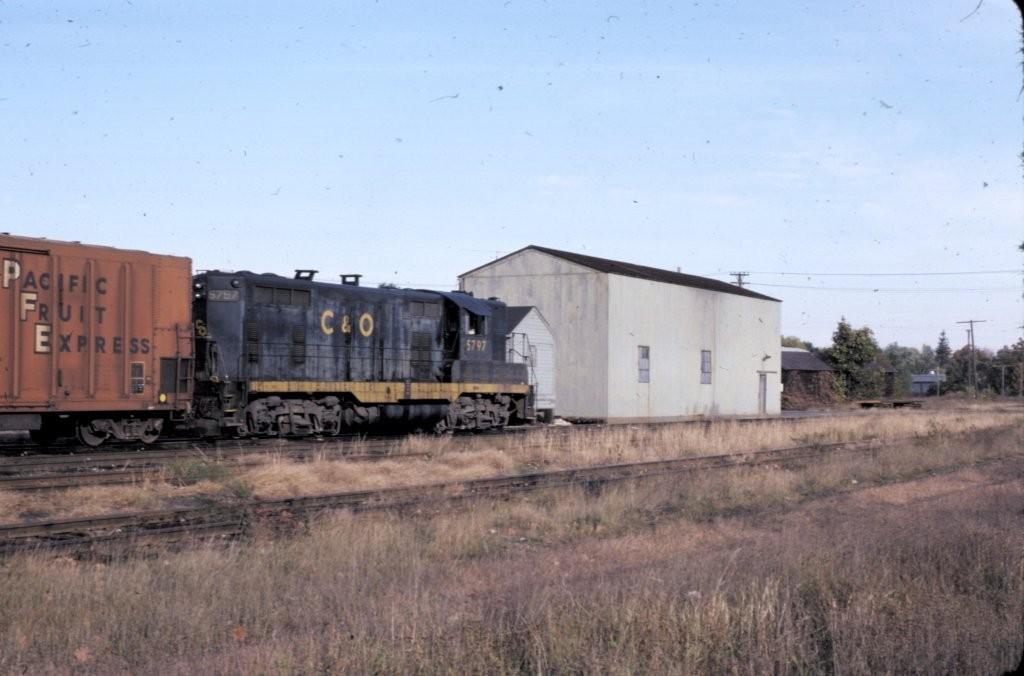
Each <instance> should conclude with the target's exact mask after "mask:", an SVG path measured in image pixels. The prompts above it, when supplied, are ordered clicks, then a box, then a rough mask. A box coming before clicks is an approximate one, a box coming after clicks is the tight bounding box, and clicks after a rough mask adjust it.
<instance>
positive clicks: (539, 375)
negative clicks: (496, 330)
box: [508, 307, 558, 411]
mask: <svg viewBox="0 0 1024 676" xmlns="http://www.w3.org/2000/svg"><path fill="white" fill-rule="evenodd" d="M509 335H510V339H509V342H508V345H509V361H511V362H513V363H519V364H523V363H525V364H526V365H527V366H528V367H529V375H530V385H532V386H533V392H534V400H535V402H536V403H535V407H536V408H537V409H538V410H544V409H546V410H549V411H557V410H558V407H557V406H556V402H557V396H556V392H555V370H556V369H555V339H554V337H553V336H552V334H551V329H550V328H548V325H547V323H546V322H545V321H544V318H543V317H541V315H540V312H539V311H538V310H537V308H535V307H534V308H530V311H529V312H528V313H527V314H526V315H525V316H524V317H523V319H522V320H521V321H520V322H519V323H518V324H516V325H515V326H512V327H509Z"/></svg>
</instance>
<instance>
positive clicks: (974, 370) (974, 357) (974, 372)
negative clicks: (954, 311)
mask: <svg viewBox="0 0 1024 676" xmlns="http://www.w3.org/2000/svg"><path fill="white" fill-rule="evenodd" d="M986 321H988V320H985V319H965V320H964V321H962V322H957V324H969V325H970V327H971V328H969V329H967V336H968V338H969V339H970V345H971V390H972V391H973V392H974V397H975V398H977V397H978V354H977V351H976V349H975V342H974V325H975V324H984V323H985V322H986Z"/></svg>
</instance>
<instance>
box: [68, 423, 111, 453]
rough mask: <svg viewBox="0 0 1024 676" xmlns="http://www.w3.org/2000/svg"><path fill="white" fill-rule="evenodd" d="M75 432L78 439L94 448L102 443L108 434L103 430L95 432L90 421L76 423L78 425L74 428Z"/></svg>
mask: <svg viewBox="0 0 1024 676" xmlns="http://www.w3.org/2000/svg"><path fill="white" fill-rule="evenodd" d="M76 432H77V434H76V436H77V437H78V440H79V441H81V442H82V443H83V444H85V445H86V446H89V447H92V448H96V447H97V446H99V445H100V444H102V443H103V442H104V441H106V440H107V436H108V435H107V434H106V433H104V432H96V431H94V430H93V428H92V423H91V422H82V423H78V427H77V429H76Z"/></svg>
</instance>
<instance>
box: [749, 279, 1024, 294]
mask: <svg viewBox="0 0 1024 676" xmlns="http://www.w3.org/2000/svg"><path fill="white" fill-rule="evenodd" d="M747 284H748V286H767V287H772V288H778V289H810V290H812V291H860V292H864V293H962V292H978V291H1020V287H1019V286H983V287H975V288H945V289H941V288H940V289H909V288H899V287H870V286H813V285H808V284H764V283H761V282H748V283H747Z"/></svg>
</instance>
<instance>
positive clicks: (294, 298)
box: [252, 286, 310, 307]
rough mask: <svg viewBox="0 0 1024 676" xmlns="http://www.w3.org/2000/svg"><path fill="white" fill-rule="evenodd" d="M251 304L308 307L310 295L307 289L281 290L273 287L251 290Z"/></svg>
mask: <svg viewBox="0 0 1024 676" xmlns="http://www.w3.org/2000/svg"><path fill="white" fill-rule="evenodd" d="M252 298H253V302H254V303H256V304H257V305H296V306H299V307H309V302H310V293H309V290H307V289H283V288H278V287H273V286H256V287H254V288H253V296H252Z"/></svg>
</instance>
